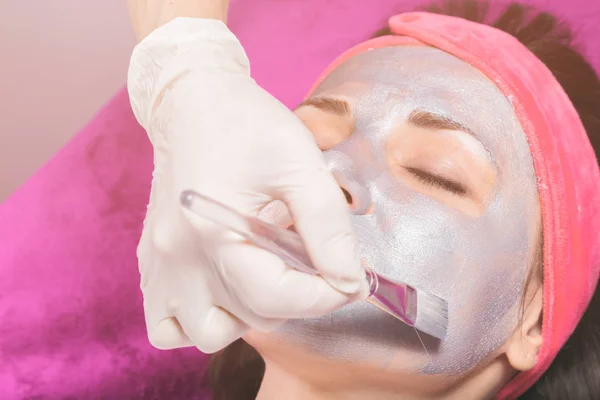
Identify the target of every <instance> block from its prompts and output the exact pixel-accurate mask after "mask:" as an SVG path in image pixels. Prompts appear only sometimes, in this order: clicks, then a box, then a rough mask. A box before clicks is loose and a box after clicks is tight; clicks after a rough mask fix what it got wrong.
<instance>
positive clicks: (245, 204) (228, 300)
mask: <svg viewBox="0 0 600 400" xmlns="http://www.w3.org/2000/svg"><path fill="white" fill-rule="evenodd" d="M128 86H129V94H130V98H131V103H132V106H133V110H134V113H135V115H136V117H137V119H138V121H139V122H140V124H141V125H142V126H143V127H144V128H145V129H146V131H147V132H148V134H149V137H150V140H151V141H152V144H153V146H154V157H155V159H154V161H155V170H154V175H153V176H154V179H153V182H152V191H151V195H150V204H149V206H148V213H147V216H146V220H145V222H144V229H143V233H142V237H141V240H140V243H139V248H138V258H139V267H140V272H141V274H142V285H141V287H142V291H143V294H144V310H145V314H146V324H147V329H148V334H149V338H150V341H151V343H152V344H153V345H154V346H155V347H158V348H162V349H169V348H176V347H183V346H191V345H195V346H197V347H198V348H199V349H200V350H202V351H204V352H206V353H211V352H214V351H217V350H219V349H221V348H223V347H225V346H226V345H228V344H229V343H231V342H232V341H234V340H236V339H238V338H239V337H241V336H242V335H243V334H244V333H245V332H247V330H248V329H250V328H253V329H257V330H272V329H274V328H276V327H278V326H279V325H280V324H282V323H283V322H284V320H285V319H288V318H305V317H314V316H319V315H324V314H327V313H329V312H331V311H333V310H335V309H337V308H339V307H341V306H343V305H344V304H347V303H348V302H350V301H352V300H355V299H357V298H360V297H362V296H364V295H365V294H366V291H367V290H368V289H367V287H366V286H367V285H366V280H365V279H364V276H365V275H364V270H363V269H362V267H361V265H360V260H359V255H358V248H357V243H356V240H355V237H354V234H353V231H352V226H351V223H350V218H349V216H348V214H347V206H346V203H345V199H344V196H343V194H342V192H341V190H340V189H339V187H338V186H337V184H336V182H335V180H334V178H333V177H332V175H331V174H330V173H329V171H328V170H327V168H326V166H325V163H324V160H323V157H322V153H321V152H320V151H319V149H318V148H317V146H316V144H315V141H314V140H313V137H312V136H311V134H310V132H309V131H308V130H307V129H306V128H305V127H304V125H303V124H302V123H301V122H300V120H299V119H297V118H296V116H295V115H294V114H293V113H292V112H290V111H289V110H288V109H287V108H286V107H285V106H283V105H282V104H280V103H279V102H278V101H277V100H276V99H274V98H273V97H272V96H271V95H269V94H268V93H267V92H265V91H264V90H263V89H262V88H260V87H259V86H258V85H257V84H256V83H255V82H254V81H253V80H252V79H251V77H250V70H249V65H248V59H247V57H246V55H245V53H244V50H243V49H242V47H241V45H240V43H239V42H238V40H237V39H236V38H235V36H234V35H233V34H232V33H231V32H230V31H229V30H228V29H227V27H226V26H225V24H224V23H222V22H221V21H217V20H206V19H191V18H187V19H186V18H179V19H176V20H173V21H171V22H170V23H168V24H167V25H165V26H163V27H161V28H159V29H157V30H156V31H154V32H153V33H151V34H150V35H149V36H148V37H147V38H146V39H145V40H143V41H142V42H141V43H140V44H139V45H138V46H137V48H136V49H135V50H134V53H133V56H132V59H131V66H130V70H129V80H128ZM186 189H192V190H195V191H198V192H201V193H203V194H205V195H208V196H211V197H213V198H215V199H217V200H220V201H221V202H223V203H225V204H228V205H229V206H232V207H234V208H236V209H237V210H239V211H241V212H243V213H246V214H249V215H257V214H258V212H259V211H260V210H261V209H262V208H263V207H264V206H265V205H266V204H268V203H270V202H272V201H273V200H277V199H278V200H283V201H284V202H285V203H286V204H287V206H288V208H289V210H290V213H291V214H292V216H293V218H294V220H295V223H296V229H297V231H298V232H299V233H300V235H301V236H302V237H303V238H304V240H305V243H306V245H307V248H308V250H309V253H310V255H311V257H312V259H313V262H314V264H315V266H316V267H317V268H318V269H319V271H321V273H322V274H323V275H324V276H325V279H326V280H324V279H322V278H319V277H316V276H310V275H307V274H303V273H300V272H297V271H295V270H292V269H290V268H288V267H286V266H285V265H284V264H283V262H282V261H281V260H280V259H279V258H278V257H276V256H274V255H272V254H270V253H267V252H265V251H263V250H261V249H259V248H256V247H253V246H251V245H249V244H246V243H244V242H243V241H242V240H241V238H239V237H238V236H236V235H234V234H231V233H229V232H225V231H223V230H222V229H220V228H218V227H216V226H215V225H213V224H209V223H208V222H205V221H201V220H198V219H197V218H194V216H192V215H189V214H187V212H186V213H184V211H183V210H182V208H181V206H180V204H179V197H180V193H181V192H182V191H183V190H186Z"/></svg>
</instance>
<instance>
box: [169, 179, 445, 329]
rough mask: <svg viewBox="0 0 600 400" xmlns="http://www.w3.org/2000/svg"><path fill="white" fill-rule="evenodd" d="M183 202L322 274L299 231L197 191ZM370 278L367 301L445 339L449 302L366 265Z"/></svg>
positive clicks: (291, 262)
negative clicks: (393, 279) (278, 224)
mask: <svg viewBox="0 0 600 400" xmlns="http://www.w3.org/2000/svg"><path fill="white" fill-rule="evenodd" d="M180 202H181V205H182V207H183V208H184V209H186V210H188V211H190V212H191V213H192V214H195V215H196V216H198V217H200V218H204V219H207V220H209V221H211V222H213V223H216V224H217V225H220V226H222V227H224V228H226V229H228V230H230V231H232V232H235V233H237V234H239V235H240V236H242V237H243V238H244V239H246V240H247V241H249V242H250V243H252V244H254V245H255V246H258V247H260V248H262V249H264V250H266V251H269V252H271V253H273V254H275V255H276V256H278V257H280V258H281V259H282V260H283V261H284V262H285V264H286V265H288V266H289V267H291V268H294V269H296V270H298V271H301V272H305V273H308V274H311V275H319V272H318V271H317V270H316V269H315V268H314V267H313V264H312V262H311V260H310V257H309V255H308V252H307V251H306V248H305V246H304V243H303V241H302V238H301V237H300V235H299V234H298V233H296V232H294V231H291V230H289V229H285V228H281V227H278V226H276V225H273V224H270V223H268V222H265V221H262V220H260V219H259V218H257V217H252V216H247V215H243V214H241V213H239V212H238V211H236V210H234V209H232V208H231V207H229V206H226V205H224V204H222V203H220V202H218V201H217V200H214V199H211V198H210V197H207V196H204V195H202V194H200V193H197V192H194V191H190V190H187V191H184V192H182V193H181V197H180ZM366 279H367V280H368V283H369V295H368V297H367V298H366V299H365V301H367V302H369V303H371V304H372V305H374V306H376V307H378V308H379V309H381V310H383V311H385V312H387V313H388V314H390V315H392V316H393V317H395V318H397V319H398V320H400V321H402V322H404V323H406V324H408V325H410V326H412V327H414V328H415V329H418V330H419V331H421V332H424V333H426V334H428V335H430V336H433V337H435V338H438V339H440V340H441V339H444V337H445V336H446V330H447V327H448V303H447V302H446V301H445V300H444V299H441V298H439V297H437V296H435V295H433V294H430V293H427V292H425V291H423V290H421V289H417V288H415V287H413V286H410V285H408V284H406V283H403V282H398V281H392V280H389V279H387V278H385V277H383V276H381V275H379V274H377V273H376V272H374V271H373V270H371V269H370V268H366Z"/></svg>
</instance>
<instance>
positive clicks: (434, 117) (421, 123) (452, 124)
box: [408, 110, 479, 140]
mask: <svg viewBox="0 0 600 400" xmlns="http://www.w3.org/2000/svg"><path fill="white" fill-rule="evenodd" d="M408 123H409V124H411V125H413V126H416V127H417V128H426V129H435V130H440V131H441V130H452V131H463V132H465V133H468V134H469V135H471V136H473V137H474V138H475V139H477V140H479V138H478V137H477V135H476V134H475V132H473V131H472V130H471V129H470V128H469V127H468V126H466V125H463V124H461V123H460V122H457V121H455V120H453V119H451V118H449V117H446V116H444V115H439V114H434V113H432V112H429V111H425V110H414V111H413V112H411V113H410V115H409V116H408Z"/></svg>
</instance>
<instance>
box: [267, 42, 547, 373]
mask: <svg viewBox="0 0 600 400" xmlns="http://www.w3.org/2000/svg"><path fill="white" fill-rule="evenodd" d="M348 82H351V83H356V84H358V86H360V87H363V88H364V90H362V91H360V92H358V93H353V96H354V97H353V99H352V101H351V104H352V115H353V117H354V120H355V131H354V132H353V133H352V134H351V135H350V137H348V138H347V139H346V140H345V141H343V142H342V143H340V144H338V145H337V146H335V147H334V148H333V149H331V150H329V151H327V152H325V158H326V161H327V163H328V165H329V167H330V169H331V171H332V172H333V174H334V176H335V177H336V179H337V180H338V182H339V183H340V185H341V186H342V187H344V188H345V189H346V190H347V191H348V192H349V193H350V195H351V196H352V203H353V204H352V220H353V224H354V228H355V232H356V234H357V237H358V239H359V243H360V247H361V255H362V257H363V259H364V260H365V262H366V263H367V264H368V265H369V266H370V267H371V268H372V269H373V270H375V271H376V272H377V273H379V274H381V275H383V276H385V277H388V278H390V279H393V280H398V281H402V282H406V283H407V284H409V285H411V286H414V287H417V288H419V289H422V290H424V291H426V292H428V293H431V294H434V295H436V296H438V297H441V298H443V299H446V300H447V301H448V307H449V309H448V312H449V325H448V334H447V337H446V339H444V340H443V341H439V340H437V339H434V338H431V337H428V336H426V335H423V334H421V335H420V336H419V334H418V333H417V332H416V331H415V330H414V329H413V328H411V327H409V326H406V325H404V324H403V323H401V322H399V321H397V320H396V319H394V318H393V317H391V316H389V315H387V314H386V313H384V312H382V311H380V310H378V309H377V308H375V307H372V306H371V305H369V304H367V303H355V304H351V305H349V306H346V307H345V308H343V309H341V310H339V311H337V312H335V313H333V314H331V315H328V316H325V317H322V318H316V319H309V320H299V321H289V322H288V323H286V324H285V325H284V326H283V328H282V329H281V330H280V331H278V332H277V335H279V336H280V338H281V339H283V340H290V341H292V342H293V343H294V344H295V345H297V346H301V347H302V348H304V349H305V350H307V351H311V352H313V353H316V354H318V355H321V356H323V357H327V358H329V359H332V360H336V361H347V362H363V361H369V362H374V363H377V364H378V365H385V366H389V367H390V368H394V369H401V370H405V371H408V372H415V373H426V374H450V375H462V374H464V373H466V372H468V371H469V370H471V369H472V368H473V367H474V366H475V365H476V364H477V363H478V362H480V361H481V360H483V359H484V358H485V357H487V356H488V355H490V354H491V353H493V352H494V351H495V350H497V349H498V348H499V347H500V346H501V345H502V344H503V343H504V342H505V341H506V340H507V339H508V337H509V336H510V335H511V334H512V332H513V331H514V329H515V328H516V326H517V323H518V312H519V309H520V307H519V306H520V304H521V297H522V293H523V286H524V281H525V277H526V275H527V271H528V268H529V267H530V263H531V255H532V253H533V252H534V250H535V249H534V246H533V245H530V243H531V242H532V240H535V234H532V232H534V231H535V229H534V228H535V227H536V223H537V218H538V216H539V210H538V207H539V206H538V200H537V190H536V181H535V173H534V170H533V165H532V159H531V155H530V153H529V147H528V145H527V141H526V138H525V135H524V133H523V131H522V130H521V128H520V126H519V123H518V121H517V119H516V117H515V115H514V112H513V110H512V108H511V105H510V102H509V101H508V100H507V99H506V98H505V97H504V96H503V95H502V94H501V92H500V91H499V90H498V89H497V88H496V87H495V86H494V84H493V83H492V82H490V81H489V80H488V79H487V78H485V77H484V76H483V75H482V74H481V73H479V72H478V71H477V70H475V69H474V68H473V67H471V66H470V65H468V64H466V63H464V62H463V61H461V60H458V59H456V58H454V57H452V56H450V55H448V54H446V53H443V52H441V51H439V50H436V49H433V48H426V47H388V48H382V49H376V50H372V51H369V52H366V53H361V54H359V55H357V56H354V57H352V58H351V59H349V60H348V61H346V62H345V63H344V64H342V65H341V66H340V67H338V68H337V69H336V70H334V71H333V72H332V73H331V74H329V75H328V77H327V78H326V79H325V80H324V81H323V82H322V83H321V84H320V86H319V87H318V88H317V90H316V92H315V94H314V96H319V95H321V94H327V95H328V96H332V95H335V94H336V90H337V88H340V87H342V86H343V85H347V83H348ZM417 109H425V110H428V111H429V112H432V113H435V114H437V115H442V116H447V117H449V118H451V119H453V120H457V121H460V122H461V123H462V124H464V125H467V126H469V127H470V128H471V129H472V130H473V131H474V132H476V133H477V135H478V137H479V140H480V141H481V142H482V144H483V146H484V147H485V149H486V151H487V152H488V153H489V156H490V158H491V159H492V160H493V164H494V167H495V168H496V174H497V175H496V180H495V182H494V187H493V190H492V191H491V192H490V194H489V196H487V198H486V201H485V205H484V209H483V211H482V212H481V213H480V214H478V215H469V214H468V213H465V212H463V211H461V210H458V209H456V208H453V207H451V206H449V205H447V204H444V203H443V202H440V201H439V200H438V199H435V198H432V197H431V196H428V195H427V194H424V193H422V192H419V191H416V190H414V188H411V187H410V185H407V184H406V183H405V182H404V181H403V180H402V179H399V178H398V177H397V176H396V175H395V174H393V173H392V171H390V168H389V162H388V160H387V158H386V157H387V155H386V154H387V153H386V145H387V143H388V141H389V138H390V135H391V132H392V131H393V130H394V127H395V126H397V125H398V124H399V123H401V122H402V121H406V120H407V119H408V117H409V115H410V114H411V112H413V111H414V110H417ZM368 210H372V211H368Z"/></svg>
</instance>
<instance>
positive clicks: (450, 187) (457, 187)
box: [404, 167, 469, 196]
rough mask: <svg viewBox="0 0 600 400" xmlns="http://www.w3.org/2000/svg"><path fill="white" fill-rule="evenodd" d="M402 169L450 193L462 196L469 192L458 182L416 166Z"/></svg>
mask: <svg viewBox="0 0 600 400" xmlns="http://www.w3.org/2000/svg"><path fill="white" fill-rule="evenodd" d="M404 169H405V170H406V171H408V172H410V173H411V174H412V175H413V176H414V177H415V178H417V179H418V180H420V181H421V182H423V183H426V184H428V185H430V186H435V187H438V188H440V189H444V190H446V191H448V192H450V193H453V194H456V195H459V196H464V195H466V194H467V193H468V192H469V191H468V190H467V188H466V187H465V186H463V185H462V184H460V183H458V182H455V181H452V180H449V179H446V178H443V177H441V176H438V175H434V174H431V173H429V172H426V171H423V170H421V169H418V168H413V167H404Z"/></svg>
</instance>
